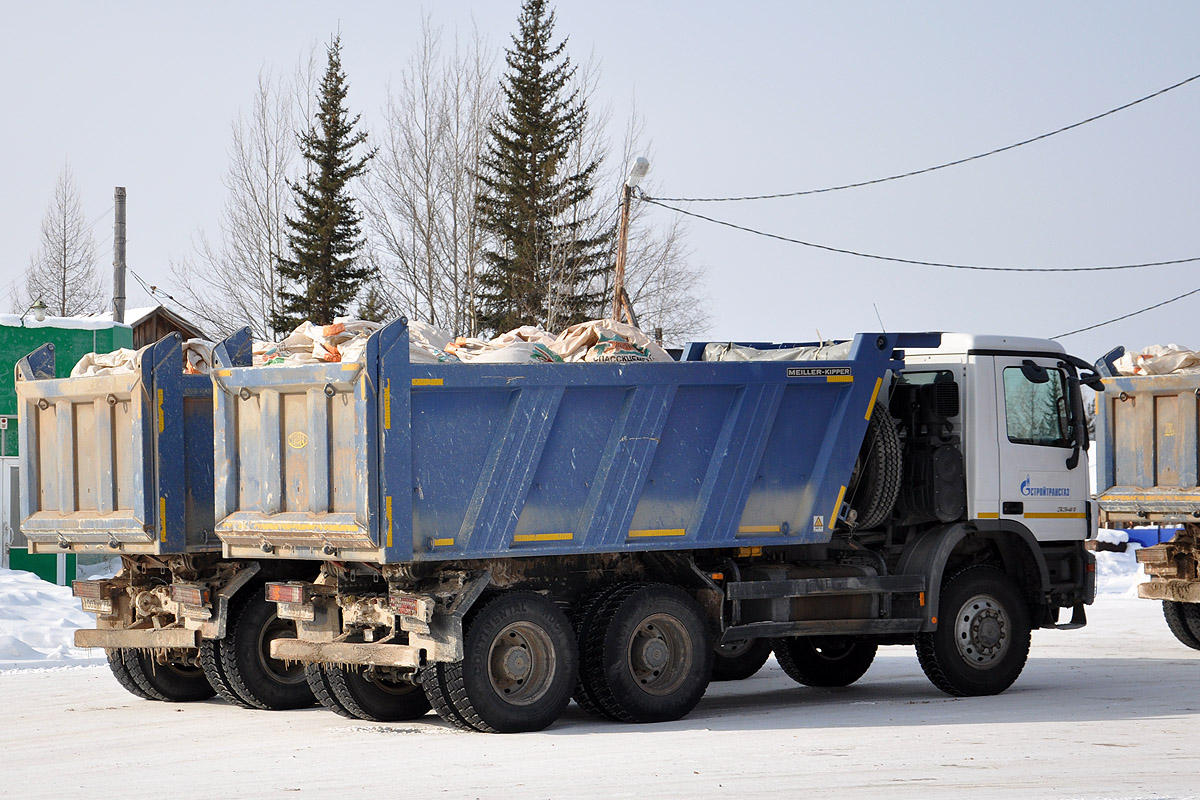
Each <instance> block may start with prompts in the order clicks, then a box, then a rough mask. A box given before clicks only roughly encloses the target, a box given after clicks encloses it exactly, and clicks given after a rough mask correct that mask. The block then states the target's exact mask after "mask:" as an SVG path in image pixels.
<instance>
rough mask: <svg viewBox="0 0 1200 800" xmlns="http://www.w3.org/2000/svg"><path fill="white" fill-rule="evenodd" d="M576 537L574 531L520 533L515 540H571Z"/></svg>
mask: <svg viewBox="0 0 1200 800" xmlns="http://www.w3.org/2000/svg"><path fill="white" fill-rule="evenodd" d="M574 538H575V534H573V533H518V534H517V535H516V536H514V537H513V541H514V542H569V541H571V540H572V539H574Z"/></svg>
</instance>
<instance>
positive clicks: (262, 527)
mask: <svg viewBox="0 0 1200 800" xmlns="http://www.w3.org/2000/svg"><path fill="white" fill-rule="evenodd" d="M221 527H222V528H226V529H228V530H231V531H305V532H314V533H320V532H322V531H329V532H331V533H356V532H357V531H359V530H360V528H359V527H358V526H357V525H330V524H328V523H325V522H248V521H246V520H232V521H230V522H224V523H221Z"/></svg>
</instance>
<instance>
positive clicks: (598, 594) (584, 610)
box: [571, 584, 634, 719]
mask: <svg viewBox="0 0 1200 800" xmlns="http://www.w3.org/2000/svg"><path fill="white" fill-rule="evenodd" d="M631 586H634V585H633V584H617V585H615V586H606V587H604V588H602V589H598V590H596V591H594V592H591V593H589V594H587V595H584V597H583V598H582V599H580V600H579V601H578V602H577V603H576V604H575V607H574V608H573V609H572V611H571V623H572V625H573V627H574V628H575V641H576V642H577V643H578V646H579V652H580V657H581V658H582V654H583V643H584V642H586V641H587V638H588V635H589V631H590V630H591V629H592V625H593V624H595V622H596V618H597V617H598V616H599V615H598V614H597V612H598V611H599V610H600V609H601V608H602V607H603V605H604V603H605V602H607V601H608V599H609V598H611V597H612V596H613V595H615V594H617V593H620V592H628V591H630V587H631ZM571 697H572V699H573V700H574V701H575V704H576V705H578V706H579V707H580V708H582V709H583V710H584V711H586V712H587V713H589V714H591V715H592V716H593V717H598V718H600V719H615V717H612V716H610V715H609V713H608V712H607V711H605V710H604V708H603V707H602V706H601V705H600V702H599V701H598V700H597V699H596V698H595V696H594V695H593V694H592V690H591V688H590V685H589V684H588V683H587V682H586V681H585V680H584V676H583V668H582V665H581V667H580V670H579V680H577V681H576V682H575V692H574V693H573V694H572V695H571Z"/></svg>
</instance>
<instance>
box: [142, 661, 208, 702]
mask: <svg viewBox="0 0 1200 800" xmlns="http://www.w3.org/2000/svg"><path fill="white" fill-rule="evenodd" d="M123 654H124V659H125V666H126V668H127V669H128V670H129V675H130V676H131V677H132V678H133V680H134V681H135V682H136V683H137V684H138V686H139V687H140V688H141V689H142V691H144V692H145V693H146V696H148V697H151V698H153V699H155V700H166V701H168V702H172V703H192V702H195V701H197V700H207V699H208V698H210V697H212V696H213V695H215V694H216V691H215V690H214V689H213V687H212V684H210V683H209V682H208V678H206V677H205V675H204V670H203V668H201V667H200V666H199V665H198V664H195V663H192V664H188V663H187V662H186V661H185V660H184V659H183V658H182V657H178V656H176V657H170V656H168V657H167V658H166V659H165V661H166V663H159V661H158V660H157V659H155V657H154V655H153V654H152V653H150V652H148V651H145V650H133V649H126V650H124V651H123Z"/></svg>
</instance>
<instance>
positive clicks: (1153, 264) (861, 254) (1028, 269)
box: [640, 196, 1200, 272]
mask: <svg viewBox="0 0 1200 800" xmlns="http://www.w3.org/2000/svg"><path fill="white" fill-rule="evenodd" d="M640 199H641V200H643V201H645V202H647V203H650V204H651V205H656V206H660V207H662V208H665V209H667V210H668V211H674V212H675V213H677V214H683V215H685V216H688V217H695V218H696V219H702V220H704V221H705V222H711V223H713V224H716V225H724V226H725V227H726V228H733V229H734V230H738V231H743V232H745V233H752V234H754V235H755V236H763V237H765V238H767V239H776V240H778V241H781V242H789V243H791V244H798V245H802V246H803V247H812V248H815V249H817V250H825V251H827V252H830V253H840V254H842V255H847V256H857V257H858V258H872V259H875V260H876V261H890V262H893V263H897V264H914V265H916V266H922V267H941V268H943V269H969V270H976V271H980V272H1104V271H1109V270H1121V269H1144V268H1147V267H1165V266H1169V265H1172V264H1190V263H1192V262H1194V261H1200V256H1194V257H1192V258H1174V259H1170V260H1167V261H1145V262H1142V263H1138V264H1111V265H1105V266H1099V267H988V266H981V265H978V264H952V263H947V262H944V261H923V260H921V259H915V258H899V257H897V256H883V255H879V254H878V253H864V252H862V251H859V250H848V249H846V248H843V247H833V246H832V245H827V244H819V243H817V242H806V241H804V240H803V239H793V238H791V237H788V236H780V235H779V234H777V233H768V232H766V231H760V230H756V229H754V228H748V227H746V226H745V225H736V224H734V223H732V222H726V221H725V220H720V219H714V218H713V217H706V216H704V215H703V214H697V213H696V212H694V211H684V210H683V209H682V208H676V207H675V206H669V205H667V204H666V203H660V202H659V201H657V200H654V199H652V198H650V197H644V196H643V197H641V198H640Z"/></svg>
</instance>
